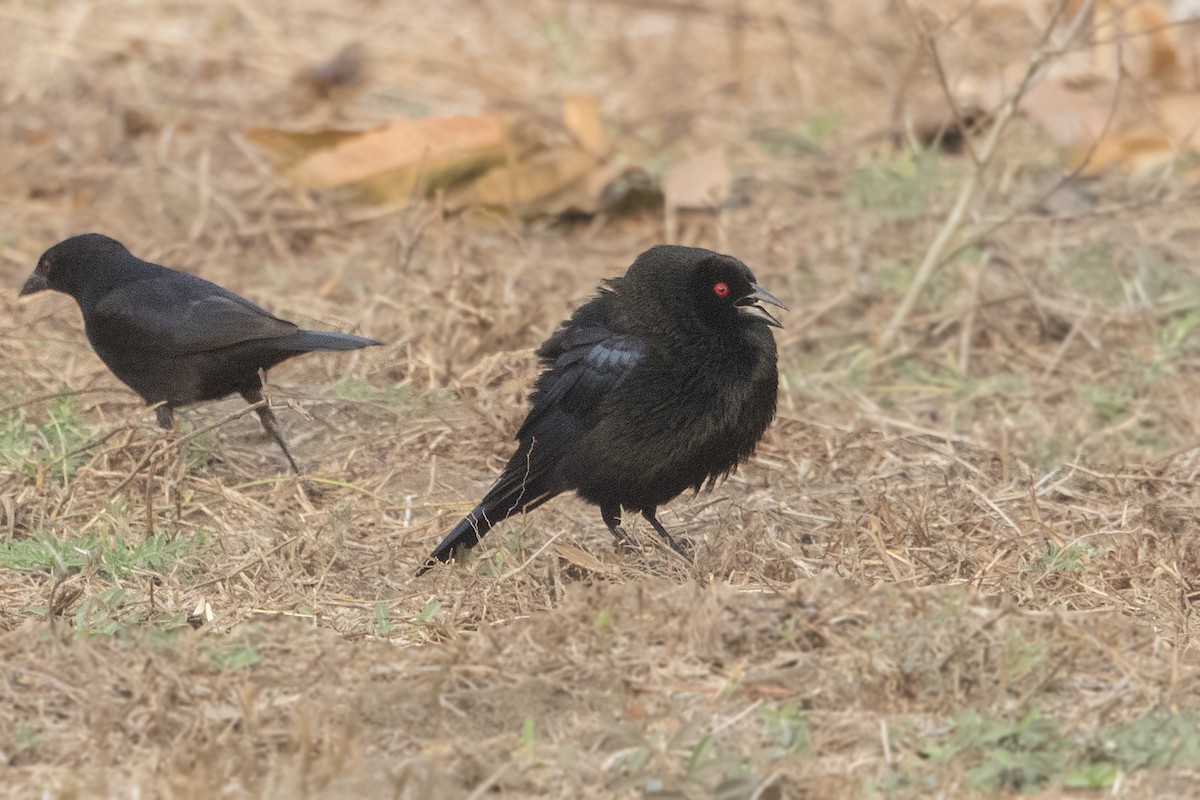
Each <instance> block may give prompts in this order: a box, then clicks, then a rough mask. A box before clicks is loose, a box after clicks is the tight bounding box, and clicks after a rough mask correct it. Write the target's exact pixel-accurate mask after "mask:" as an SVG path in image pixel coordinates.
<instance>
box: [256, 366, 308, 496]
mask: <svg viewBox="0 0 1200 800" xmlns="http://www.w3.org/2000/svg"><path fill="white" fill-rule="evenodd" d="M242 397H244V398H245V399H246V402H247V403H249V404H250V405H255V404H257V403H261V402H262V399H263V395H262V389H260V388H258V387H255V388H254V389H249V390H247V391H244V392H242ZM255 411H256V412H257V414H258V419H259V421H260V422H262V426H263V429H264V430H266V432H267V433H269V434H270V435H271V438H272V439H274V440H275V441H276V442H278V443H279V446H280V447H281V448H283V454H284V455H285V456H287V460H288V463H289V464H291V465H292V471H293V472H295V473H296V474H297V475H301V476H303V474H304V473H302V472H301V471H300V467H298V466H296V459H294V458H292V451H290V450H288V446H287V442H285V441H284V440H283V434H282V433H281V432H280V430H279V423H278V422H277V421H276V420H275V414H274V412H272V411H271V407H270V406H269V405H264V406H259V407H258V408H257V409H255Z"/></svg>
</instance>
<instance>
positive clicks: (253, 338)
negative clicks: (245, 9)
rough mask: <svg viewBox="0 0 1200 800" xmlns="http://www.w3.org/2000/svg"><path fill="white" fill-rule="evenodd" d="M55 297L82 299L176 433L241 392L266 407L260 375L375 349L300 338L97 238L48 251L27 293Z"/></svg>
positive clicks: (103, 338)
mask: <svg viewBox="0 0 1200 800" xmlns="http://www.w3.org/2000/svg"><path fill="white" fill-rule="evenodd" d="M45 289H54V290H56V291H59V292H63V293H64V294H68V295H70V296H71V297H73V298H75V302H76V303H78V304H79V310H80V311H81V312H83V325H84V330H85V331H86V332H87V337H88V341H89V342H91V344H92V349H93V350H95V351H96V355H98V356H100V360H101V361H103V362H104V363H105V364H106V365H108V368H109V369H111V370H112V371H113V374H114V375H116V376H117V377H118V378H120V379H121V380H122V381H123V382H124V383H125V384H126V385H127V386H129V388H130V389H133V390H134V391H135V392H137V393H138V394H140V395H141V396H142V399H143V400H145V401H146V402H147V403H149V404H151V405H154V404H156V403H157V404H160V405H158V407H157V408H156V409H155V413H156V414H157V416H158V424H159V425H161V426H162V427H164V428H170V427H171V426H172V424H173V423H174V410H175V409H176V408H178V407H180V406H186V405H189V404H191V403H197V402H200V401H202V400H217V399H219V398H222V397H225V396H227V395H230V394H233V393H235V392H236V393H238V394H240V395H241V396H242V397H244V398H245V399H246V402H248V403H251V404H255V403H258V402H260V401H261V400H262V399H263V396H262V379H261V378H260V377H259V370H267V369H270V368H271V367H273V366H275V365H276V364H278V363H280V362H281V361H285V360H287V359H289V358H292V357H293V356H298V355H301V354H303V353H309V352H312V351H314V350H357V349H359V348H362V347H369V346H371V345H377V344H379V342H377V341H375V340H374V339H364V338H363V337H361V336H352V335H350V334H348V333H325V332H323V331H306V330H301V329H300V328H298V327H296V326H295V325H293V324H292V323H290V322H287V321H286V320H282V319H279V318H278V317H274V316H272V315H271V314H270V313H268V312H267V311H266V310H265V309H263V308H260V307H259V306H257V305H255V304H254V303H251V302H250V301H249V300H247V299H246V298H244V297H239V296H238V295H236V294H234V293H233V292H229V291H226V290H225V289H222V288H221V287H220V286H217V285H216V284H215V283H209V282H208V281H206V280H203V279H201V278H197V277H196V276H194V275H188V274H187V273H184V272H177V271H176V270H173V269H168V268H167V267H163V266H159V265H158V264H151V263H150V262H148V261H143V260H142V259H140V258H138V257H137V256H135V255H133V254H132V253H130V252H129V251H128V250H127V249H125V246H124V245H123V244H121V243H120V242H118V241H117V240H116V239H111V238H109V237H107V236H104V235H101V234H99V233H85V234H83V235H82V236H72V237H71V238H70V239H65V240H63V241H61V242H59V243H58V244H56V245H54V246H53V247H51V248H50V249H49V250H47V251H46V252H45V253H44V254H43V255H42V257H41V259H39V260H38V264H37V268H36V269H34V271H33V274H32V275H30V276H29V279H28V280H26V281H25V285H24V286H23V287H22V288H21V295H20V296H22V297H23V296H25V295H27V294H34V293H36V292H40V291H43V290H45ZM257 411H258V418H259V419H260V420H261V421H262V426H263V428H265V429H266V431H267V433H269V434H270V435H271V437H272V438H274V439H275V441H276V442H278V443H279V446H280V447H282V448H283V453H284V455H286V456H287V460H288V463H289V464H291V466H292V469H293V470H294V471H295V472H296V474H297V475H299V474H300V468H299V467H297V466H296V460H295V459H294V458H292V454H291V451H289V450H288V446H287V444H286V443H285V442H284V440H283V434H282V433H280V431H279V425H278V423H277V422H276V420H275V415H274V414H273V413H272V412H271V409H270V408H269V407H267V406H265V405H264V406H262V407H261V408H259V409H257Z"/></svg>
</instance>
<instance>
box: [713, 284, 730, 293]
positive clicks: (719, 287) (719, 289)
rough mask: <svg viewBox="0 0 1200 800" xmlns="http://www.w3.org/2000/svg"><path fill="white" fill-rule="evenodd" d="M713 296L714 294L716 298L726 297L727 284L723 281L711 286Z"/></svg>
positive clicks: (727, 291)
mask: <svg viewBox="0 0 1200 800" xmlns="http://www.w3.org/2000/svg"><path fill="white" fill-rule="evenodd" d="M713 294H715V295H716V296H717V297H728V296H729V284H728V283H726V282H725V281H717V282H716V283H714V284H713Z"/></svg>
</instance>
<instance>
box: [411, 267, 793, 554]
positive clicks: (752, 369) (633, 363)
mask: <svg viewBox="0 0 1200 800" xmlns="http://www.w3.org/2000/svg"><path fill="white" fill-rule="evenodd" d="M764 303H765V304H769V305H773V306H778V307H780V308H784V305H783V303H781V302H779V300H778V299H777V298H776V297H775V296H774V295H772V294H771V293H770V292H768V291H767V290H766V289H764V288H762V287H761V286H759V285H758V283H756V282H755V279H754V275H753V273H751V272H750V269H749V268H748V267H747V266H746V265H745V264H743V263H742V262H741V261H738V260H737V259H736V258H733V257H732V256H726V255H721V254H720V253H714V252H713V251H711V250H703V249H701V248H698V247H677V246H674V245H660V246H658V247H653V248H651V249H650V250H647V251H646V252H645V253H642V254H641V255H640V256H638V258H637V260H636V261H634V262H633V265H632V266H631V267H630V268H629V270H628V271H627V272H626V273H625V275H624V277H621V278H614V279H611V280H609V281H606V282H605V283H604V284H602V285H601V287H600V292H599V294H597V295H596V297H595V298H594V299H592V300H591V301H590V302H588V303H586V304H585V305H583V306H581V307H580V308H579V309H578V310H577V311H576V312H575V313H574V314H573V315H572V316H571V318H570V319H569V320H567V321H565V322H563V324H562V325H561V327H559V329H558V331H556V332H555V334H554V335H553V336H551V337H550V339H548V340H547V341H546V343H545V344H543V345H542V346H541V348H540V349H539V350H538V351H537V354H538V356H539V358H540V359H541V361H542V365H543V372H542V374H541V375H540V376H539V377H538V379H537V383H536V385H535V387H534V392H533V396H532V398H531V399H530V405H531V408H530V411H529V415H528V416H527V417H526V418H525V422H524V424H523V425H521V429H520V430H519V431H517V437H516V438H517V441H518V442H519V446H518V447H517V452H516V453H514V454H513V456H512V458H511V459H510V460H509V462H508V465H507V466H506V467H505V468H504V472H503V473H501V475H500V477H499V479H498V480H497V481H496V483H495V485H494V486H492V488H491V490H490V491H488V493H487V495H486V496H484V498H483V500H482V501H481V502H480V503H479V505H478V506H476V507H475V510H474V511H472V512H471V513H470V514H468V515H467V516H466V518H465V519H463V520H462V522H460V523H458V525H456V526H455V528H454V530H452V531H450V533H449V534H448V535H447V536H446V538H445V539H443V540H442V543H441V544H439V545H438V546H437V548H436V549H435V550H434V551H433V553H432V554H431V555H430V556H429V560H428V561H427V562H426V564H425V566H424V567H423V568H422V569H421V572H424V571H426V570H428V569H429V568H430V567H431V566H432V565H433V564H435V563H437V562H438V561H448V560H449V559H450V558H451V557H452V556H453V555H454V552H455V551H456V550H458V549H460V548H461V549H465V548H469V547H474V546H475V544H476V543H478V542H479V539H480V537H482V536H483V535H484V534H485V533H487V532H488V531H489V530H491V527H492V526H493V525H495V524H496V523H497V522H499V521H500V520H502V519H506V518H507V517H510V516H512V515H513V514H518V513H524V512H526V511H530V510H532V509H534V508H537V507H538V506H540V505H541V504H542V503H544V502H546V501H547V500H549V499H550V498H552V497H554V496H555V495H558V494H561V493H562V492H567V491H572V490H574V491H575V492H577V493H578V494H579V496H580V497H582V498H583V499H584V500H587V501H588V502H590V503H594V504H595V505H598V506H600V516H601V517H602V518H603V519H604V524H605V525H607V526H608V529H609V530H610V531H611V532H612V534H613V536H615V537H617V539H618V540H620V541H627V540H628V539H629V537H628V535H627V534H626V533H625V531H624V530H623V529H622V528H621V512H622V509H624V510H627V511H638V512H641V515H642V516H643V517H644V518H645V519H646V521H647V522H649V523H650V524H651V525H652V526H653V527H654V530H655V531H657V532H658V534H659V535H660V536H662V537H663V539H665V540H666V541H667V543H668V544H669V545H670V546H671V547H672V548H673V549H675V550H676V552H679V553H681V554H684V549H683V548H682V547H681V546H680V545H679V544H678V543H677V542H676V541H675V540H674V539H673V538H671V535H670V534H669V533H667V531H666V529H665V528H664V527H663V526H662V523H660V522H659V521H658V517H657V511H658V507H659V506H660V505H662V504H663V503H666V502H667V501H669V500H671V499H672V498H674V497H676V496H677V495H679V494H680V493H682V492H683V491H684V490H685V489H688V488H691V489H693V490H696V491H699V490H700V489H701V488H702V487H703V486H705V485H706V484H707V485H708V486H710V487H711V486H712V485H713V484H714V483H715V482H716V481H717V480H718V479H719V478H721V477H723V476H725V475H727V474H728V473H729V472H731V471H733V470H734V469H735V468H736V467H737V465H738V464H739V463H741V462H743V461H745V460H746V459H747V458H749V456H750V454H751V453H752V452H754V446H755V445H756V444H757V443H758V440H759V439H760V438H761V437H762V435H763V432H764V431H765V430H766V428H767V425H768V424H769V423H770V422H771V419H772V418H773V417H774V416H775V395H776V393H777V391H778V384H779V379H778V373H777V370H776V364H775V360H776V356H775V338H774V337H773V336H772V335H771V330H770V327H768V326H771V327H777V328H778V327H783V326H782V325H781V324H780V322H779V320H778V319H776V318H775V317H774V315H772V314H771V312H770V311H768V310H767V309H766V308H765V307H764V305H762V304H764ZM418 574H420V573H418Z"/></svg>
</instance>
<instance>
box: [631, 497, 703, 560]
mask: <svg viewBox="0 0 1200 800" xmlns="http://www.w3.org/2000/svg"><path fill="white" fill-rule="evenodd" d="M657 512H658V508H656V507H652V508H647V509H644V510H643V511H642V516H643V517H644V518H645V520H646V521H647V522H649V523H650V524H651V525H652V526H654V530H656V531H658V535H659V536H661V537H662V538H664V539H666V540H667V544H669V545H670V546H671V549H672V550H674V551H675V552H676V553H678V554H679V555H681V556H683V557H684V558H686V559H687V560H688V561H691V560H692V551H691V548H690V547H688V546H687V545H684V544H681V543H680V542H677V541H676V540H675V539H674V538H672V537H671V534H669V533H667V529H666V528H664V527H663V524H662V523H661V522H659V521H658V517H657V516H655V515H656V514H657Z"/></svg>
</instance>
